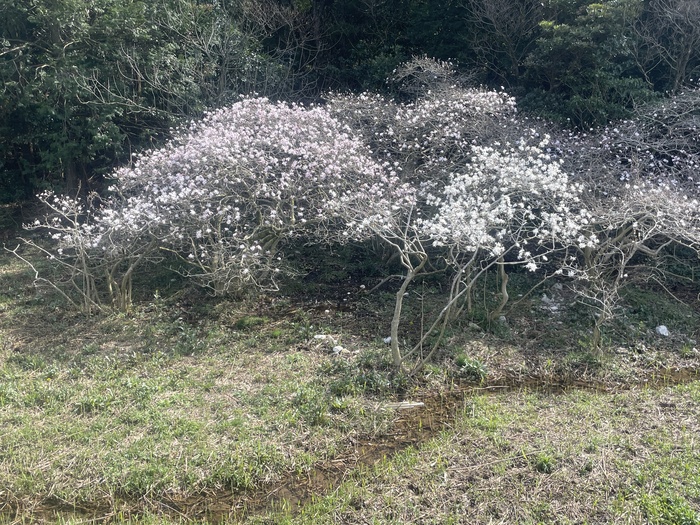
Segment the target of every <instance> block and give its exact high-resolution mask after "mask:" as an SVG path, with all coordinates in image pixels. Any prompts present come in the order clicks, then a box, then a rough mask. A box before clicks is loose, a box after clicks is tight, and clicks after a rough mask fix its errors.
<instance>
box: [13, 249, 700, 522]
mask: <svg viewBox="0 0 700 525" xmlns="http://www.w3.org/2000/svg"><path fill="white" fill-rule="evenodd" d="M42 264H44V263H42ZM154 278H158V279H160V281H162V283H161V284H163V286H162V287H161V288H160V290H161V292H159V293H158V294H155V295H154V296H153V297H150V298H148V300H145V298H144V300H142V301H140V302H138V303H137V304H136V305H135V307H134V309H133V311H131V312H130V313H129V314H128V315H127V314H120V313H112V312H106V313H104V314H100V315H96V316H93V317H91V318H88V317H85V316H83V315H81V314H79V313H76V312H72V311H70V310H68V309H66V307H65V304H64V303H63V302H62V301H61V300H60V299H59V298H57V297H56V296H55V294H53V293H51V291H50V290H47V289H36V288H35V287H34V286H33V284H32V275H31V274H30V273H28V272H27V271H26V269H24V268H23V267H22V266H20V265H19V264H18V263H17V262H16V261H14V260H13V259H12V258H9V257H7V256H2V257H0V524H2V525H5V524H9V523H36V522H46V523H84V522H86V521H90V520H92V519H99V520H102V521H105V522H110V523H147V524H148V523H152V524H171V523H179V522H188V520H191V521H196V522H199V521H203V520H206V519H210V520H211V521H216V522H223V523H226V522H235V521H236V519H237V518H236V515H238V516H239V517H240V516H241V515H240V513H239V510H240V509H239V510H236V509H235V508H233V507H232V502H234V501H236V502H238V503H236V505H238V506H242V505H243V503H242V502H245V501H246V498H248V497H250V498H260V497H262V496H264V495H265V494H266V492H265V491H267V490H278V491H279V490H281V487H282V486H286V485H287V484H292V485H295V486H296V487H297V489H299V488H303V487H304V486H305V483H310V481H309V480H311V479H312V478H314V477H315V476H319V475H324V473H327V472H330V471H333V469H338V468H341V470H342V469H343V468H347V471H345V470H343V471H342V476H341V479H342V482H341V483H339V484H337V486H336V485H333V486H327V487H326V488H325V489H324V490H322V491H319V492H318V493H316V494H314V495H313V497H312V498H308V499H304V498H302V500H301V501H302V504H301V507H300V508H296V504H295V503H290V504H288V505H287V507H286V512H283V513H281V514H280V513H276V512H273V509H272V508H269V507H266V506H265V504H261V505H257V506H256V505H253V507H254V508H255V509H256V510H255V512H254V513H252V514H251V515H248V516H246V517H245V518H244V521H246V522H250V523H289V524H306V523H308V524H311V523H329V524H330V523H348V524H354V523H376V524H393V523H396V524H398V523H436V524H437V523H441V524H442V523H470V524H471V523H532V524H535V523H652V524H660V525H666V524H671V523H681V524H683V523H690V524H692V525H696V524H697V523H698V512H700V477H699V474H698V473H699V472H700V452H699V449H698V440H697V436H698V435H700V423H698V422H699V421H700V408H698V407H700V384H699V383H698V382H690V383H688V384H687V385H677V386H673V385H672V384H669V385H663V381H661V385H660V384H658V383H659V382H656V383H654V384H653V387H649V388H642V387H640V386H637V387H633V388H632V389H631V390H627V389H626V388H627V387H626V386H625V385H627V386H629V383H631V382H634V381H637V380H638V379H639V378H641V377H647V378H654V377H657V375H658V376H661V375H662V372H663V371H664V370H665V369H666V368H673V367H683V366H691V367H692V366H698V364H700V363H699V361H700V359H699V357H698V354H697V353H696V352H695V351H694V350H693V346H692V344H693V343H692V342H690V341H689V340H688V338H682V337H679V338H678V339H674V340H673V341H670V342H669V341H661V342H660V343H659V344H658V345H657V346H655V345H654V344H653V343H654V341H655V339H654V337H653V335H650V334H645V335H644V338H643V341H642V343H643V345H642V346H639V344H638V341H632V340H630V341H628V342H626V343H625V345H624V346H620V347H619V348H618V347H615V348H613V349H611V350H610V351H608V352H607V353H606V354H605V355H604V356H602V357H601V356H593V355H592V354H590V353H588V352H587V351H586V350H585V348H581V346H580V345H579V344H578V341H579V340H580V336H581V334H582V333H585V329H584V328H581V327H579V326H578V325H576V324H567V323H569V322H570V321H571V322H573V323H575V322H576V320H575V316H574V317H572V318H571V319H568V318H567V317H566V316H565V315H563V316H562V317H561V318H557V319H553V318H549V317H548V315H549V314H546V313H542V312H541V311H539V310H536V309H534V310H532V309H530V310H528V309H527V308H525V307H526V306H528V305H529V306H533V305H535V306H536V304H537V300H536V298H535V299H531V298H526V300H524V301H523V302H522V303H521V304H520V305H519V306H518V307H517V308H515V309H514V310H513V311H509V312H508V316H507V323H508V330H507V332H508V333H507V334H505V335H504V333H497V331H496V330H491V332H488V331H483V330H479V329H478V328H476V329H475V328H473V327H469V326H468V319H458V320H457V321H456V322H455V323H454V324H453V325H452V326H451V327H450V328H449V330H448V331H447V332H446V333H447V337H446V339H445V341H444V342H443V344H442V346H441V348H440V351H439V352H438V353H437V354H436V358H435V360H434V362H432V363H430V364H429V365H428V366H426V368H425V369H424V370H423V371H422V374H421V375H420V377H418V378H415V379H411V378H408V377H407V376H406V374H404V373H397V372H395V371H393V370H392V369H391V366H390V357H389V352H388V348H387V346H386V345H385V344H384V343H383V342H382V338H383V337H384V336H385V333H384V332H383V331H382V330H384V328H385V327H387V326H388V320H389V318H390V315H391V308H392V302H391V301H392V294H391V293H389V292H386V293H380V294H378V295H376V296H372V297H365V296H362V297H361V298H359V299H357V304H356V308H355V309H352V308H348V309H347V310H344V311H341V310H334V309H333V308H326V306H325V303H321V304H322V305H324V306H322V307H321V308H318V307H317V306H316V303H317V302H318V301H317V299H313V300H309V299H308V297H306V298H305V297H304V296H300V297H296V298H295V297H284V296H279V295H278V296H269V297H267V296H261V297H258V298H257V299H251V298H248V299H245V300H236V301H234V300H226V299H217V300H214V299H212V298H210V297H207V296H206V295H204V294H202V293H201V292H197V291H196V290H192V289H189V288H187V287H178V286H181V285H182V283H175V284H169V283H171V281H170V279H169V278H168V276H166V275H165V274H163V275H158V276H154ZM524 279H525V277H523V276H518V275H515V277H514V282H515V285H514V289H513V291H514V296H516V293H515V292H519V291H525V292H526V291H527V289H528V286H527V285H528V283H527V282H525V281H524ZM160 281H159V282H160ZM521 281H523V282H521ZM516 285H517V286H516ZM643 296H644V294H642V293H641V292H640V293H639V294H638V297H643ZM409 297H410V299H411V300H412V299H413V296H409ZM423 297H425V304H420V303H416V302H414V303H413V304H412V305H411V306H410V307H409V308H407V311H408V312H409V316H410V317H409V318H408V322H407V323H406V326H407V330H408V333H407V335H406V337H407V339H409V340H410V338H412V337H415V335H416V333H417V331H418V330H419V327H420V325H421V322H422V318H421V316H422V312H423V308H424V307H429V306H430V305H431V304H433V303H434V304H439V300H440V297H439V290H438V288H428V287H425V288H424V290H423ZM644 297H646V296H644ZM647 298H648V299H649V297H647ZM305 300H306V301H309V302H308V303H307V304H311V305H312V307H307V306H305V305H304V303H303V301H305ZM645 300H646V299H645ZM649 300H650V299H649ZM299 301H301V303H300V302H299ZM667 306H668V308H667V307H666V306H664V308H665V309H664V313H663V315H664V318H669V317H668V316H671V315H672V316H673V319H676V320H677V321H678V322H677V324H676V327H677V328H678V329H681V328H682V329H683V330H691V329H692V325H693V323H692V322H690V321H688V322H686V324H683V323H681V322H680V320H681V319H683V320H684V319H688V318H687V315H689V314H687V312H686V310H684V309H683V308H681V307H678V309H676V310H673V309H672V307H671V306H670V305H667ZM647 313H648V312H647ZM572 315H573V314H572ZM639 315H641V314H639ZM645 315H646V314H645ZM684 316H686V317H684ZM635 319H637V318H636V317H635ZM692 319H694V318H692ZM579 320H580V319H579ZM684 322H685V321H684ZM669 324H671V323H670V322H669ZM321 334H322V335H324V336H325V337H326V338H325V339H318V338H314V336H315V335H321ZM331 341H332V343H331ZM550 343H551V344H550ZM336 344H339V345H342V346H343V347H344V348H345V349H346V351H345V352H343V353H341V354H340V355H339V356H334V355H333V354H332V352H330V350H331V348H332V346H334V345H336ZM567 381H579V382H582V383H584V384H592V385H601V384H602V385H608V386H610V387H611V390H612V392H595V391H588V390H569V391H560V392H559V393H552V392H551V391H548V390H547V389H546V388H543V389H539V390H532V389H531V390H527V389H521V390H514V391H511V390H508V389H500V388H493V387H494V385H497V386H503V385H504V384H506V383H513V382H516V383H520V384H525V385H527V384H537V385H541V386H546V385H547V384H554V385H558V384H561V383H566V382H567ZM670 381H671V380H669V382H670ZM460 382H466V383H469V384H471V385H478V388H485V389H486V390H484V392H491V393H490V394H488V395H486V394H484V395H473V394H467V395H466V397H465V398H464V399H463V400H458V402H457V406H456V408H457V414H456V416H455V417H454V418H453V419H449V420H447V421H446V422H445V423H446V424H445V426H444V428H443V430H442V431H441V432H439V433H437V434H436V432H435V431H432V430H431V431H426V432H424V433H423V434H420V436H419V437H416V438H415V439H413V441H410V443H411V446H408V447H407V446H406V443H408V442H407V441H402V438H401V436H403V435H405V434H406V433H408V434H411V433H412V432H413V433H414V434H416V435H418V434H417V433H416V432H417V431H420V430H422V425H424V424H426V425H428V422H429V421H432V420H433V417H442V416H441V415H439V414H437V412H435V413H433V411H432V410H433V408H430V407H429V408H428V409H424V411H420V410H418V411H408V412H399V413H397V412H394V411H391V410H386V409H384V408H383V407H384V406H385V405H386V403H387V402H389V401H395V400H396V399H397V398H398V397H403V398H406V399H409V400H411V399H416V400H420V399H423V400H426V401H429V400H441V399H443V397H441V396H442V395H443V394H444V396H445V397H444V398H445V399H448V398H449V399H453V398H452V397H450V394H449V393H447V392H448V391H449V389H450V388H451V387H452V386H453V385H454V384H459V383H460ZM587 382H588V383H587ZM489 389H491V390H489ZM454 399H457V398H454ZM428 404H429V403H428ZM429 405H430V404H429ZM412 426H413V427H415V428H412ZM402 433H403V434H402ZM363 455H369V456H371V458H370V459H371V460H358V457H360V456H363ZM339 465H341V466H340V467H339ZM343 465H345V466H343ZM353 465H357V466H356V467H354V468H352V466H353ZM279 483H282V485H278V484H279ZM280 494H284V493H283V492H280ZM263 499H264V498H263ZM276 501H277V503H276V504H275V505H276V509H277V510H279V508H280V506H281V507H282V508H285V507H284V503H283V502H281V501H280V500H279V498H278V499H277V500H276ZM217 505H218V506H219V507H222V509H221V510H218V511H217V510H212V509H217V508H219V507H217ZM226 505H228V507H227V506H226ZM292 511H293V512H292ZM237 513H238V514H237Z"/></svg>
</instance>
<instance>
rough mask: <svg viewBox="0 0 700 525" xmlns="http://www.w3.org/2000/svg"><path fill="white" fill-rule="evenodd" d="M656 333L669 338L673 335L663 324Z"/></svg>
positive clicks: (657, 328)
mask: <svg viewBox="0 0 700 525" xmlns="http://www.w3.org/2000/svg"><path fill="white" fill-rule="evenodd" d="M656 333H657V334H659V335H662V336H664V337H668V336H669V335H671V333H670V332H669V331H668V328H666V325H663V324H660V325H659V326H657V327H656Z"/></svg>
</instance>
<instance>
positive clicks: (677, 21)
mask: <svg viewBox="0 0 700 525" xmlns="http://www.w3.org/2000/svg"><path fill="white" fill-rule="evenodd" d="M424 54H425V55H428V56H432V57H436V58H438V59H443V60H446V59H450V60H452V61H454V62H455V63H456V64H458V66H459V68H460V70H461V71H462V72H463V73H467V75H466V76H467V78H469V79H470V80H471V82H473V83H474V84H484V85H487V86H490V87H500V86H505V87H506V88H507V89H508V91H509V92H510V93H512V94H514V95H516V96H517V97H518V99H519V103H520V107H521V109H522V110H524V111H526V112H530V113H533V114H535V115H539V116H544V117H546V118H548V119H551V120H555V121H560V122H563V123H567V124H568V125H571V126H574V127H578V128H588V127H591V126H596V125H604V124H606V123H608V122H609V121H611V120H613V119H621V118H625V117H627V116H628V115H629V114H630V110H632V109H633V108H634V107H636V106H637V105H638V104H640V103H643V102H646V101H649V100H650V99H653V98H655V97H659V96H664V95H665V94H676V93H678V92H680V91H682V90H683V88H684V86H687V85H688V84H689V83H691V82H692V81H693V79H695V78H697V76H698V74H699V73H700V3H698V2H697V1H696V0H603V1H601V2H598V3H592V2H591V1H590V0H545V1H544V2H540V1H535V0H519V1H517V2H512V1H508V0H440V1H437V0H361V1H357V0H255V1H254V0H210V1H204V0H155V1H151V2H145V1H141V0H120V1H117V0H87V1H85V0H80V1H78V0H28V1H20V0H0V76H1V77H2V91H1V92H0V169H1V170H2V178H1V179H0V201H3V202H12V201H18V200H24V199H29V198H31V197H32V196H33V195H34V194H36V193H37V191H39V190H41V189H44V188H48V187H51V188H54V189H58V190H59V191H63V192H67V193H71V194H76V193H77V192H78V191H79V190H80V191H87V190H89V189H98V190H99V189H100V188H101V186H102V185H103V184H104V180H103V175H104V174H105V173H107V172H109V171H110V170H112V169H113V168H114V167H115V166H117V165H120V164H123V163H124V162H126V161H128V160H129V159H130V156H131V154H132V153H133V152H135V151H139V150H141V149H143V148H145V147H151V146H153V145H156V144H160V143H162V142H163V140H164V139H166V138H168V137H169V136H170V130H171V128H172V127H174V126H177V125H178V124H179V123H181V122H183V121H184V120H187V119H191V118H197V117H199V116H201V114H202V112H203V110H204V109H205V108H210V107H220V106H222V105H224V104H226V103H229V102H230V101H231V100H233V99H234V98H235V97H236V96H237V95H238V94H241V93H245V94H249V93H252V92H257V93H259V94H263V95H268V96H272V97H274V98H280V99H286V100H314V99H316V98H317V97H318V96H319V95H321V94H322V93H324V92H325V91H327V90H329V89H333V90H337V91H347V90H352V91H359V90H368V89H371V90H375V91H376V90H384V91H390V90H391V89H392V88H391V87H390V86H389V85H388V84H387V83H386V82H385V79H386V78H387V77H388V76H390V75H391V73H392V71H393V70H394V69H395V68H396V67H397V65H398V64H400V63H402V62H404V61H406V60H407V59H409V58H411V57H412V56H420V55H424ZM395 94H397V93H395Z"/></svg>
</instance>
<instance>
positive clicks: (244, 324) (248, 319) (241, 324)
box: [233, 315, 270, 330]
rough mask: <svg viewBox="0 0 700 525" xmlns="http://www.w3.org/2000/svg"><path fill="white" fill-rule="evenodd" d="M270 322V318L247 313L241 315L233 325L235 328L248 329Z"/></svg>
mask: <svg viewBox="0 0 700 525" xmlns="http://www.w3.org/2000/svg"><path fill="white" fill-rule="evenodd" d="M269 322H270V319H268V318H267V317H257V316H255V315H247V316H245V317H241V318H240V319H238V321H236V322H235V323H234V325H233V326H234V327H235V328H236V330H250V329H252V328H256V327H259V326H262V325H264V324H267V323H269Z"/></svg>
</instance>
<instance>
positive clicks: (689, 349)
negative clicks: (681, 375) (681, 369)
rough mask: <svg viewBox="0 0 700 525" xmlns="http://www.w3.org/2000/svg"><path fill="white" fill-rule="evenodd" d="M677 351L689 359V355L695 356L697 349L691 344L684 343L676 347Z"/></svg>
mask: <svg viewBox="0 0 700 525" xmlns="http://www.w3.org/2000/svg"><path fill="white" fill-rule="evenodd" d="M678 353H679V354H680V356H681V357H682V358H684V359H690V358H691V357H695V356H696V355H697V353H698V351H697V349H696V348H695V347H693V345H691V344H689V343H685V344H684V345H683V346H681V347H680V348H679V349H678Z"/></svg>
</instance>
